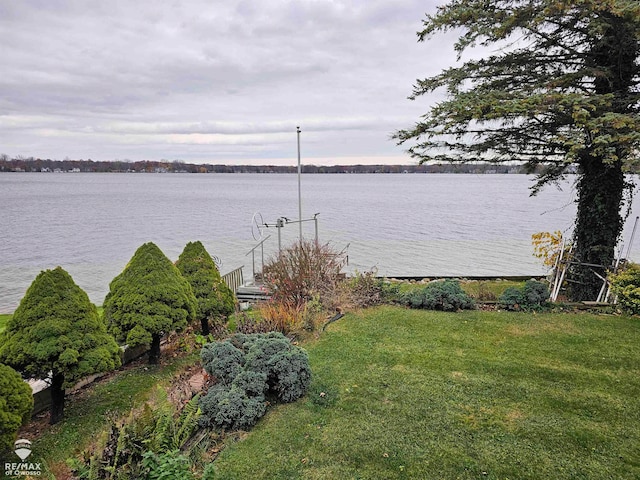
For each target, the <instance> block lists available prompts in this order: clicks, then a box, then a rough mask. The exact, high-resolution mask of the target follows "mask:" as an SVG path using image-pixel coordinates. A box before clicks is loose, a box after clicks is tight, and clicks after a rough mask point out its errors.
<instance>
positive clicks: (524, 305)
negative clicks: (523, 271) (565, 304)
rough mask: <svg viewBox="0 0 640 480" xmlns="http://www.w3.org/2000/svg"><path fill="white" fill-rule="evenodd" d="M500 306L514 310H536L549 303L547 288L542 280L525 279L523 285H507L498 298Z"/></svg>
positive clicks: (545, 306)
mask: <svg viewBox="0 0 640 480" xmlns="http://www.w3.org/2000/svg"><path fill="white" fill-rule="evenodd" d="M498 302H499V303H500V306H502V308H505V309H507V310H514V311H520V310H522V311H538V310H543V309H545V308H547V306H548V304H549V288H548V287H547V284H546V283H544V282H539V281H537V280H533V279H532V280H527V281H526V282H525V284H524V286H523V287H521V288H518V287H509V288H507V289H506V290H505V291H504V292H503V293H502V295H500V298H499V299H498Z"/></svg>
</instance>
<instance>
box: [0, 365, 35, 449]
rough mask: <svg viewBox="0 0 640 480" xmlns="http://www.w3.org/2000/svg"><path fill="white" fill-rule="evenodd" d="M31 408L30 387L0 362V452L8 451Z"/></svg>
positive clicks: (26, 419) (12, 370) (11, 369)
mask: <svg viewBox="0 0 640 480" xmlns="http://www.w3.org/2000/svg"><path fill="white" fill-rule="evenodd" d="M31 410H33V393H31V387H30V386H29V385H28V384H27V383H26V382H25V381H24V380H23V379H22V377H21V376H20V374H19V373H18V372H16V371H15V370H14V369H13V368H11V367H9V366H7V365H2V364H0V454H1V453H4V452H8V451H10V450H11V447H13V442H15V440H16V433H17V431H18V429H19V428H20V425H22V424H24V423H26V422H27V421H28V420H29V418H30V417H31Z"/></svg>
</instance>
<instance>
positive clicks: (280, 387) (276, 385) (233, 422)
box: [200, 332, 311, 430]
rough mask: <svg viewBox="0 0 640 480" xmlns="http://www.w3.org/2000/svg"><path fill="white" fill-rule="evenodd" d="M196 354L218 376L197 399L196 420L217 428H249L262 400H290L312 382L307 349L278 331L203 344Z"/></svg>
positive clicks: (258, 414)
mask: <svg viewBox="0 0 640 480" xmlns="http://www.w3.org/2000/svg"><path fill="white" fill-rule="evenodd" d="M201 359H202V364H203V367H204V369H205V371H206V372H207V373H208V374H209V375H210V376H211V377H212V378H213V379H214V381H216V382H217V383H216V384H215V385H213V386H212V387H211V388H210V389H209V391H208V392H207V394H206V395H204V396H203V397H202V399H201V400H200V408H201V410H202V419H201V423H202V424H203V425H206V426H211V427H215V428H219V429H222V430H248V429H249V428H251V427H253V426H254V425H255V424H256V422H257V421H258V420H259V419H260V417H262V416H263V415H264V414H265V412H266V408H267V401H269V403H274V402H276V401H280V402H293V401H295V400H297V399H298V398H300V397H302V396H304V395H305V394H306V392H307V390H308V389H309V385H310V383H311V368H310V366H309V357H308V356H307V353H306V352H305V351H304V350H302V349H301V348H299V347H297V346H295V345H293V344H292V343H291V342H290V341H289V340H288V339H287V338H286V337H285V336H284V335H282V334H281V333H279V332H270V333H267V334H249V335H246V334H236V335H234V336H233V337H231V338H230V339H228V340H225V341H221V342H216V343H210V344H207V345H205V346H204V347H203V348H202V352H201Z"/></svg>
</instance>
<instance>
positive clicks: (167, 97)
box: [0, 0, 453, 163]
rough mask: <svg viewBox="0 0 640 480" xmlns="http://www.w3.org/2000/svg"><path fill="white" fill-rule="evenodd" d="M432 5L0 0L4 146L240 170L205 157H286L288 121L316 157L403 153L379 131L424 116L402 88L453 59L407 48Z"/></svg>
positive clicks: (408, 1)
mask: <svg viewBox="0 0 640 480" xmlns="http://www.w3.org/2000/svg"><path fill="white" fill-rule="evenodd" d="M431 3H433V1H432V2H429V1H428V2H418V1H413V0H399V1H393V2H392V1H390V0H388V1H376V0H373V1H369V2H366V1H355V2H353V1H352V2H348V1H346V0H345V1H331V0H299V1H280V0H264V1H262V2H256V1H233V0H231V1H204V0H202V1H200V0H189V1H185V2H177V1H176V2H157V1H152V0H136V1H135V2H131V1H120V0H113V1H109V2H91V3H87V2H85V1H82V0H77V1H71V0H70V1H63V0H42V1H33V0H23V1H20V2H3V3H1V4H0V32H2V36H3V45H2V47H0V61H1V62H2V64H3V70H4V72H6V73H5V74H4V75H2V76H1V77H0V112H2V113H1V114H0V136H2V138H7V139H8V140H7V142H6V143H5V144H4V146H3V148H5V149H7V148H9V149H10V151H7V152H5V153H9V154H13V155H18V154H23V155H33V156H42V157H50V158H56V157H60V158H62V157H64V156H71V157H73V158H87V157H88V156H91V157H92V158H95V159H110V158H114V157H115V156H121V155H122V154H123V153H124V154H126V155H128V156H130V157H133V158H154V157H156V156H158V158H161V157H168V156H170V155H172V154H174V153H177V149H174V148H173V147H172V146H173V145H181V146H182V147H184V148H183V150H182V154H183V155H182V157H184V158H185V159H188V160H192V161H207V160H208V159H210V158H211V159H214V158H215V159H220V160H224V159H222V158H221V157H220V155H223V154H224V155H229V160H230V161H233V162H236V163H237V162H239V161H241V160H242V157H243V155H245V153H243V152H244V150H242V149H241V148H240V147H238V150H233V149H230V148H226V149H225V150H224V152H223V153H221V151H216V150H215V149H211V150H207V149H206V148H203V146H207V145H210V146H211V145H225V146H226V147H231V146H234V145H235V146H243V145H244V146H246V145H253V146H255V145H256V144H257V143H259V142H264V143H265V144H264V146H263V147H264V148H262V151H264V152H266V153H265V155H267V156H266V157H265V158H268V156H269V155H275V156H279V157H282V158H286V156H287V155H284V153H287V152H284V150H282V145H287V141H288V140H287V139H288V138H290V137H292V134H293V132H294V129H295V126H297V125H300V126H301V127H302V129H303V131H304V132H305V137H306V138H307V141H308V142H309V145H310V146H311V145H317V147H318V150H317V151H315V150H314V154H315V155H317V156H323V157H324V156H332V157H335V158H340V157H344V158H348V157H350V156H353V155H354V154H355V155H369V154H372V153H374V152H378V154H379V155H387V156H388V155H392V156H393V155H395V156H397V157H402V156H403V153H402V149H401V148H400V147H396V146H395V145H394V144H393V142H391V141H390V140H389V134H390V133H391V132H392V131H394V130H396V129H398V128H403V127H406V126H408V124H411V123H413V122H414V121H415V119H417V118H418V116H419V115H420V113H422V112H424V110H425V109H426V105H425V104H424V102H409V101H408V100H406V97H407V95H409V94H410V92H411V85H412V84H413V83H414V81H415V79H416V78H419V77H423V76H426V75H427V74H429V73H430V72H431V73H433V72H432V70H433V69H435V68H439V67H440V66H444V65H446V64H447V63H448V62H451V59H452V58H453V54H452V53H451V49H450V47H449V52H448V53H444V54H443V52H445V50H444V49H440V48H439V46H438V44H434V46H435V47H438V48H435V49H432V50H431V51H430V50H429V49H426V48H425V47H424V45H418V44H417V42H416V37H415V31H416V30H418V29H419V28H420V20H421V18H422V17H423V15H424V12H425V11H427V10H432V9H433V6H431V5H430V4H431ZM347 134H348V135H347ZM345 138H348V139H349V140H348V141H346V140H343V139H345ZM330 142H334V143H335V145H334V146H333V147H332V145H331V144H330ZM131 146H135V148H133V147H131ZM191 147H192V148H191ZM127 148H131V149H130V150H127ZM144 148H147V150H144ZM145 152H146V153H145ZM354 152H355V153H354ZM249 153H250V154H255V151H252V152H249ZM247 158H249V157H247ZM250 158H251V159H254V158H255V155H253V156H251V157H250Z"/></svg>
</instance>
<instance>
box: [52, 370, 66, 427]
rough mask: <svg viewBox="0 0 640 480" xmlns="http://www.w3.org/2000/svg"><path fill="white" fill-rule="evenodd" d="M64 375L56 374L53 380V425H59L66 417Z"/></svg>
mask: <svg viewBox="0 0 640 480" xmlns="http://www.w3.org/2000/svg"><path fill="white" fill-rule="evenodd" d="M63 385H64V374H63V373H54V374H53V378H52V380H51V416H50V419H49V423H50V424H51V425H53V424H55V423H58V422H59V421H60V420H62V418H63V417H64V397H65V392H64V388H63Z"/></svg>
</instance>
